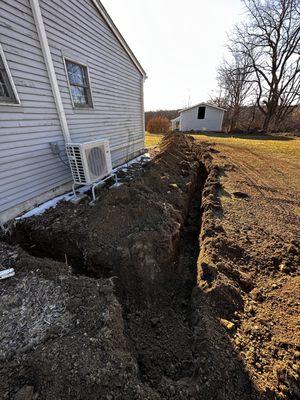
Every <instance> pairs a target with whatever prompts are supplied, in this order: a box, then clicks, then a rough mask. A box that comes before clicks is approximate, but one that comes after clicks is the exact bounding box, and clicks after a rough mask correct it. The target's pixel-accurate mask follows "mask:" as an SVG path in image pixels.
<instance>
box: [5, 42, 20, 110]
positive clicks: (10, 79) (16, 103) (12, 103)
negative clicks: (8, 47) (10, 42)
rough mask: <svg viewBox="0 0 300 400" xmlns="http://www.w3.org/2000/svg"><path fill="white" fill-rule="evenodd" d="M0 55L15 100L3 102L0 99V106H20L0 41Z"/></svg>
mask: <svg viewBox="0 0 300 400" xmlns="http://www.w3.org/2000/svg"><path fill="white" fill-rule="evenodd" d="M0 57H1V60H2V62H3V65H4V68H5V72H6V74H7V76H8V80H9V84H10V86H11V89H12V91H13V94H14V96H15V102H9V101H5V102H3V101H1V100H0V105H1V106H8V107H9V106H20V105H21V101H20V98H19V95H18V92H17V88H16V86H15V84H14V81H13V77H12V74H11V72H10V69H9V66H8V64H7V61H6V57H5V54H4V50H3V47H2V45H1V43H0Z"/></svg>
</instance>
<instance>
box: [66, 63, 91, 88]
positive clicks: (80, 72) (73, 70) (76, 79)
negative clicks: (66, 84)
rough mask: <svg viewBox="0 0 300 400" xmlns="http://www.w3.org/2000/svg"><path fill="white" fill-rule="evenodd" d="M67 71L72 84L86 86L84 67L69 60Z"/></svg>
mask: <svg viewBox="0 0 300 400" xmlns="http://www.w3.org/2000/svg"><path fill="white" fill-rule="evenodd" d="M67 71H68V76H69V81H70V84H71V85H80V86H86V79H85V71H84V67H82V66H81V65H78V64H74V63H71V62H70V61H67Z"/></svg>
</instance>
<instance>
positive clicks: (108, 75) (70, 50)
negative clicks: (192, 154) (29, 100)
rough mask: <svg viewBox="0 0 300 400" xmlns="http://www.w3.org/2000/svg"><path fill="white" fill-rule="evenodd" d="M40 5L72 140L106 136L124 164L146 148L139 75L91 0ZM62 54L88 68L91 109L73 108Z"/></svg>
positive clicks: (115, 161)
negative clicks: (91, 100)
mask: <svg viewBox="0 0 300 400" xmlns="http://www.w3.org/2000/svg"><path fill="white" fill-rule="evenodd" d="M40 5H41V10H42V14H43V18H44V23H45V27H46V32H47V37H48V40H49V44H50V49H51V54H52V57H53V61H54V66H55V71H56V74H57V79H58V84H59V87H60V92H61V96H62V100H63V104H64V109H65V112H66V116H67V121H68V126H69V129H70V134H71V137H72V141H74V142H77V141H81V142H82V141H90V140H94V139H99V138H100V139H101V138H107V139H109V141H110V146H111V150H112V161H113V164H114V165H116V164H119V163H120V162H123V161H124V160H125V159H126V158H128V157H129V158H130V154H133V153H134V152H136V151H138V150H140V149H142V148H143V147H144V127H143V100H142V89H143V77H142V75H141V73H140V72H139V71H138V69H137V67H136V66H135V65H134V63H133V62H132V60H131V59H130V57H129V55H128V54H127V53H126V51H125V50H124V48H123V47H122V45H121V44H120V42H119V41H118V39H117V38H116V37H115V35H114V34H113V32H112V31H111V30H110V28H109V27H108V26H107V24H106V23H105V21H104V20H103V18H102V16H101V15H100V14H99V12H98V11H97V9H96V8H95V7H94V5H93V4H92V2H91V1H89V0H77V1H76V2H73V1H70V0H65V1H64V2H61V1H60V0H40ZM86 21H88V24H87V23H86ZM64 57H65V58H66V59H71V60H74V61H77V60H78V63H82V64H84V65H87V66H88V69H89V78H90V85H91V91H92V98H93V109H74V108H73V105H72V99H71V96H70V91H69V88H68V82H67V79H66V71H65V68H64V63H63V58H64ZM121 148H123V152H122V151H120V149H121Z"/></svg>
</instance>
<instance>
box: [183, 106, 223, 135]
mask: <svg viewBox="0 0 300 400" xmlns="http://www.w3.org/2000/svg"><path fill="white" fill-rule="evenodd" d="M223 116H224V111H222V110H219V109H217V108H214V107H209V106H206V111H205V118H204V119H198V107H194V108H191V109H189V110H187V111H183V112H182V113H181V127H180V130H181V131H183V132H184V131H191V130H194V131H220V130H221V129H222V122H223Z"/></svg>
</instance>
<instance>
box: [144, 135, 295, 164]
mask: <svg viewBox="0 0 300 400" xmlns="http://www.w3.org/2000/svg"><path fill="white" fill-rule="evenodd" d="M162 137H163V136H162V135H157V134H151V133H148V132H147V133H146V146H147V147H153V146H156V145H157V144H158V143H159V142H160V140H161V139H162ZM194 137H195V139H197V140H205V141H209V142H213V143H216V144H217V147H219V148H220V150H223V151H225V152H226V148H228V147H230V148H234V147H236V149H237V150H238V149H247V150H248V151H250V152H251V151H253V152H255V153H258V154H261V155H272V156H273V157H274V158H278V159H280V160H286V161H288V162H293V163H296V164H298V163H299V167H300V138H291V137H285V136H277V137H271V136H270V137H266V136H263V135H260V136H259V135H251V136H250V135H235V136H234V137H233V136H230V135H228V134H223V133H218V134H216V133H211V134H210V133H206V134H200V135H194Z"/></svg>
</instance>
